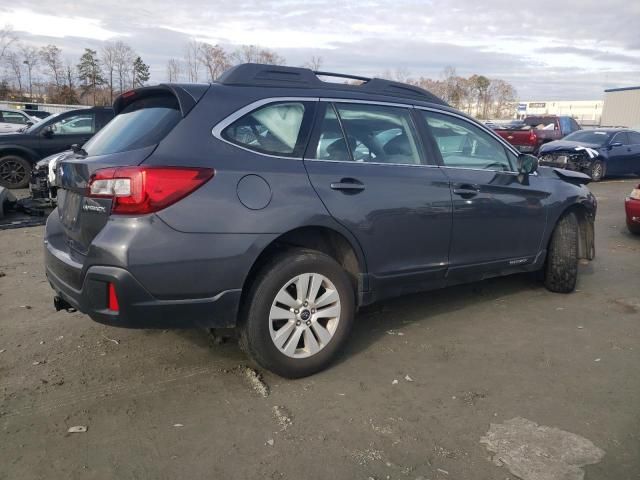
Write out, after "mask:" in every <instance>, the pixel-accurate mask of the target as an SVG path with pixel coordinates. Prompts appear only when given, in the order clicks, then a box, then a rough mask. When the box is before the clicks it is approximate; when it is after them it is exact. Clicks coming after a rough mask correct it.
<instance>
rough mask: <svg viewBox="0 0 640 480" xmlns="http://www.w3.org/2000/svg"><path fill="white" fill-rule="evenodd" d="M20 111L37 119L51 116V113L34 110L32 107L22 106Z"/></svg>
mask: <svg viewBox="0 0 640 480" xmlns="http://www.w3.org/2000/svg"><path fill="white" fill-rule="evenodd" d="M22 111H23V112H24V113H26V114H27V115H29V116H31V117H35V118H37V119H39V120H44V119H45V118H47V117H49V116H51V113H50V112H47V111H45V110H34V109H33V108H24V109H22Z"/></svg>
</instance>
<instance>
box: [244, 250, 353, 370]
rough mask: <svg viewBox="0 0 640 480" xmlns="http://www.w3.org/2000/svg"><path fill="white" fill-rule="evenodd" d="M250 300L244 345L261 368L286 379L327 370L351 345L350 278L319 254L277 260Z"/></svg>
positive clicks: (288, 253)
mask: <svg viewBox="0 0 640 480" xmlns="http://www.w3.org/2000/svg"><path fill="white" fill-rule="evenodd" d="M314 286H315V288H314ZM314 292H315V293H314ZM246 298H247V301H246V303H245V306H244V311H243V312H242V314H241V321H240V325H239V330H240V347H241V348H242V349H243V350H244V351H245V352H246V353H247V355H248V356H249V357H250V358H251V359H252V360H254V361H255V362H256V363H257V364H258V365H260V366H261V367H263V368H266V369H267V370H271V371H272V372H274V373H276V374H278V375H280V376H282V377H286V378H300V377H305V376H308V375H312V374H314V373H316V372H318V371H320V370H323V369H325V368H326V367H327V366H328V365H329V364H330V363H331V362H332V361H333V360H334V359H335V358H336V356H337V355H338V353H339V352H340V350H341V348H342V346H343V345H344V343H345V342H346V340H347V338H348V335H349V332H350V330H351V326H352V324H353V319H354V315H355V294H354V288H353V284H352V282H351V279H350V278H349V275H348V274H347V272H346V271H345V270H344V269H343V268H342V266H340V264H338V263H337V262H336V261H335V260H334V259H333V258H331V257H329V256H328V255H325V254H324V253H321V252H317V251H315V250H306V249H299V248H296V249H291V250H287V251H285V252H283V253H281V254H278V255H276V256H274V258H272V259H271V260H270V261H269V262H267V264H265V265H264V266H263V267H262V268H261V269H260V271H259V272H258V274H257V276H256V277H255V280H254V281H253V283H252V286H251V288H250V290H249V292H248V294H247V297H246ZM328 299H331V302H327V300H328ZM304 302H307V303H308V306H307V305H305V303H304ZM312 309H313V310H312ZM312 312H313V313H312Z"/></svg>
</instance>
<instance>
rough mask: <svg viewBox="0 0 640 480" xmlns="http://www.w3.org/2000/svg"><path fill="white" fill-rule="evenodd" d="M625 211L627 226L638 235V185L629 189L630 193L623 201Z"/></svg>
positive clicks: (639, 190) (639, 197)
mask: <svg viewBox="0 0 640 480" xmlns="http://www.w3.org/2000/svg"><path fill="white" fill-rule="evenodd" d="M624 209H625V211H626V212H627V227H628V228H629V231H630V232H631V233H633V234H635V235H640V185H638V186H637V187H636V188H634V189H633V190H632V191H631V195H629V196H628V197H627V199H626V200H625V201H624Z"/></svg>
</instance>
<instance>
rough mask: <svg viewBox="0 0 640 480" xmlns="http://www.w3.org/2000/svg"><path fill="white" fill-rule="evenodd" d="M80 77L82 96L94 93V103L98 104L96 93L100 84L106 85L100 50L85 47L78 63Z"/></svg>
mask: <svg viewBox="0 0 640 480" xmlns="http://www.w3.org/2000/svg"><path fill="white" fill-rule="evenodd" d="M77 68H78V78H79V80H80V82H81V83H82V85H81V86H80V88H81V90H82V96H85V95H87V94H88V93H90V92H92V93H93V104H94V105H95V104H96V93H97V90H98V87H99V86H100V85H104V78H102V71H101V69H100V61H99V60H98V52H96V51H95V50H91V49H90V48H85V49H84V53H83V54H82V57H80V63H79V64H78V67H77Z"/></svg>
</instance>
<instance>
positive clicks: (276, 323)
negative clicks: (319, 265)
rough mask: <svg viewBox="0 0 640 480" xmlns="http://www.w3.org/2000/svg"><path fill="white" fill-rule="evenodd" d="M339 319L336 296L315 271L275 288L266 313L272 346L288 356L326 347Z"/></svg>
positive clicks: (302, 356)
mask: <svg viewBox="0 0 640 480" xmlns="http://www.w3.org/2000/svg"><path fill="white" fill-rule="evenodd" d="M339 321H340V295H339V294H338V290H337V289H336V287H335V286H334V285H333V283H332V282H331V281H330V280H329V279H328V278H327V277H325V276H324V275H321V274H319V273H304V274H302V275H298V276H296V277H294V278H292V279H291V280H289V281H288V282H287V283H285V284H284V286H283V287H282V288H281V289H280V290H279V291H278V293H277V295H276V298H275V299H274V301H273V303H272V305H271V310H270V312H269V332H270V334H271V340H272V341H273V344H274V345H275V346H276V348H277V349H278V350H279V351H280V352H281V353H283V354H285V355H286V356H288V357H291V358H306V357H310V356H312V355H315V354H316V353H318V352H319V351H320V350H322V349H323V348H324V347H326V346H327V345H328V344H329V342H330V341H331V339H332V338H333V336H334V334H335V332H336V329H337V327H338V322H339Z"/></svg>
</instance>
